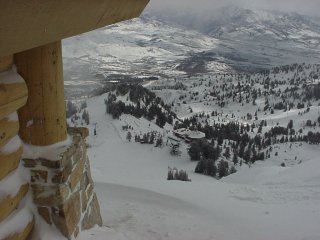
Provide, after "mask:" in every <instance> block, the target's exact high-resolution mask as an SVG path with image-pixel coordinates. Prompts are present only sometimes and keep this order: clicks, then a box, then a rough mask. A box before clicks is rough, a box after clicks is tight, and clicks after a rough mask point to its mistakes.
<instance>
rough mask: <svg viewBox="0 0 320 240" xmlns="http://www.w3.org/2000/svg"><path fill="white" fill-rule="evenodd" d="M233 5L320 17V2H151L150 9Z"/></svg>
mask: <svg viewBox="0 0 320 240" xmlns="http://www.w3.org/2000/svg"><path fill="white" fill-rule="evenodd" d="M233 4H235V5H239V6H241V7H245V8H253V9H272V10H279V11H286V12H298V13H302V14H308V15H313V16H318V17H319V16H320V0H151V1H150V4H149V6H148V8H149V9H152V10H161V9H163V8H170V9H172V8H177V9H178V8H179V9H181V8H183V9H184V10H185V9H188V10H197V11H201V10H208V9H210V8H212V9H214V8H219V7H222V6H225V5H233Z"/></svg>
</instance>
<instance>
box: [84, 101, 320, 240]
mask: <svg viewBox="0 0 320 240" xmlns="http://www.w3.org/2000/svg"><path fill="white" fill-rule="evenodd" d="M88 110H89V114H90V120H91V125H90V126H89V128H90V133H91V135H90V136H89V138H88V144H89V146H90V147H89V149H88V154H89V159H90V160H91V170H92V175H93V178H94V180H95V182H96V188H95V189H96V192H97V194H98V197H99V201H100V206H101V212H102V217H103V221H104V226H103V227H102V228H95V229H92V230H89V231H86V232H83V233H81V235H80V237H79V239H81V240H82V239H83V240H84V239H86V240H87V239H92V240H93V239H98V240H99V239H113V240H158V239H173V240H186V239H187V240H194V239H199V240H215V239H216V240H234V239H237V240H248V239H252V240H270V239H275V240H318V239H320V229H319V226H320V172H319V169H320V159H319V157H318V154H319V146H316V145H313V146H312V145H308V144H299V143H297V144H293V146H292V147H291V148H290V147H289V144H287V145H286V144H283V145H281V148H279V150H278V151H279V155H278V156H277V157H275V156H274V152H273V154H272V155H273V156H272V157H271V159H269V160H266V161H265V162H258V163H256V164H254V165H253V166H252V167H251V168H250V169H249V168H248V167H247V166H245V165H243V166H242V167H241V169H238V172H237V173H236V174H233V175H231V176H228V177H226V178H224V179H222V180H220V181H218V180H215V179H214V178H211V177H206V176H202V175H197V174H195V173H193V171H194V168H195V165H196V163H194V162H191V161H190V160H189V156H188V155H187V154H186V151H182V155H181V156H179V157H173V156H171V155H170V154H169V148H168V147H163V148H162V149H161V148H155V147H154V146H152V145H142V144H139V143H134V142H131V143H129V142H128V141H127V140H126V132H124V131H123V130H122V129H121V127H120V126H121V125H122V124H123V125H125V123H126V122H128V121H130V122H132V119H131V118H130V117H128V116H125V115H123V116H122V117H121V120H120V121H118V120H113V119H112V118H111V116H109V115H105V105H104V96H101V97H97V98H92V99H89V100H88ZM135 122H136V123H137V125H139V127H140V128H141V127H142V126H141V124H146V126H145V128H146V129H147V128H151V129H153V128H154V129H155V130H157V129H156V127H155V126H154V125H152V123H151V125H150V126H149V125H147V124H148V123H147V121H141V120H139V119H136V120H135ZM95 123H97V133H98V135H97V136H93V134H92V133H93V128H94V125H95ZM295 156H297V160H299V161H300V160H301V163H300V164H297V163H295V162H294V160H293V159H295ZM280 157H281V158H280ZM285 157H287V159H286V160H285V161H288V162H291V163H292V164H291V165H290V164H288V165H287V166H289V165H290V167H285V168H283V167H280V164H281V162H282V161H284V159H285ZM168 166H170V167H177V168H178V169H183V170H186V171H187V172H188V174H189V177H190V178H191V179H192V182H178V181H167V180H166V177H167V169H168Z"/></svg>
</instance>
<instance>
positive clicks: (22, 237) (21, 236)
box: [4, 218, 35, 240]
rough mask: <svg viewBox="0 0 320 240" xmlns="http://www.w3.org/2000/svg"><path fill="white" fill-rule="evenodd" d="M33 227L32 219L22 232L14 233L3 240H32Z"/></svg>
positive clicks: (33, 221)
mask: <svg viewBox="0 0 320 240" xmlns="http://www.w3.org/2000/svg"><path fill="white" fill-rule="evenodd" d="M34 225H35V220H34V218H33V219H32V221H31V222H29V223H28V225H27V226H26V227H25V228H24V230H23V231H22V232H20V233H14V234H12V235H10V236H7V237H6V238H5V239H4V240H28V239H32V231H33V228H34Z"/></svg>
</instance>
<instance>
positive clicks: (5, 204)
mask: <svg viewBox="0 0 320 240" xmlns="http://www.w3.org/2000/svg"><path fill="white" fill-rule="evenodd" d="M28 190H29V184H28V183H27V184H25V185H22V186H21V187H20V189H19V191H18V193H17V194H16V195H15V196H7V197H6V198H4V199H1V200H0V222H2V221H3V220H4V219H6V218H7V217H8V216H9V215H10V214H11V213H12V212H13V210H15V209H16V207H17V206H18V204H19V203H20V202H21V200H22V199H23V198H24V196H25V195H26V194H27V192H28Z"/></svg>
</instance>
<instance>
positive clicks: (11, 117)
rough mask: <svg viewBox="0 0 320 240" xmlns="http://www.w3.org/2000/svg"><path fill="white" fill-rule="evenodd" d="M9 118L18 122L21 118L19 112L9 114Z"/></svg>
mask: <svg viewBox="0 0 320 240" xmlns="http://www.w3.org/2000/svg"><path fill="white" fill-rule="evenodd" d="M7 119H8V121H9V122H17V121H18V120H19V118H18V113H17V112H13V113H10V114H9V115H8V116H7Z"/></svg>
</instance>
